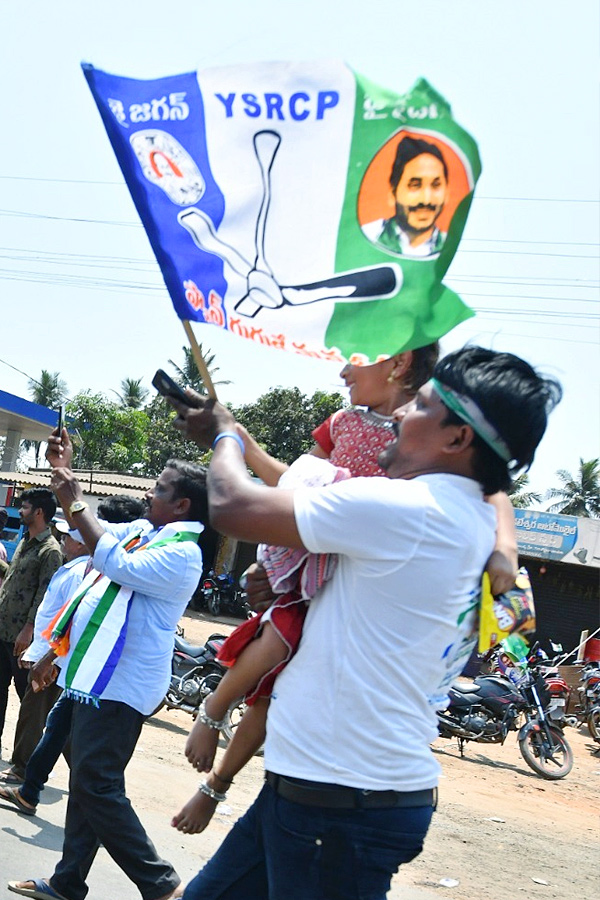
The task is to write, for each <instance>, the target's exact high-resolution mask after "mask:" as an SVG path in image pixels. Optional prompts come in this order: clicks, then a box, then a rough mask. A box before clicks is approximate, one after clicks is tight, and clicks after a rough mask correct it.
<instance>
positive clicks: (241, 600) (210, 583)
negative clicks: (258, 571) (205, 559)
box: [202, 570, 254, 619]
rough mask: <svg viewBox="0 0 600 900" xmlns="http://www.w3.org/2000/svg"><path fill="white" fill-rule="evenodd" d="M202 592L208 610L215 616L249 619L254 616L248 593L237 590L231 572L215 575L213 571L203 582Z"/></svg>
mask: <svg viewBox="0 0 600 900" xmlns="http://www.w3.org/2000/svg"><path fill="white" fill-rule="evenodd" d="M202 590H203V594H204V602H205V604H206V608H207V609H208V611H209V613H210V614H211V615H213V616H218V615H219V614H220V613H224V614H225V615H227V614H228V615H231V616H236V617H237V616H241V617H242V618H244V619H249V618H251V617H252V616H253V615H254V613H253V612H252V608H251V606H250V604H249V603H248V601H247V594H246V592H245V591H242V590H239V589H237V588H236V586H235V580H234V577H233V575H232V574H231V572H222V573H221V574H220V575H215V573H214V572H213V571H212V570H211V571H210V572H209V573H208V575H207V576H206V578H205V579H204V580H203V582H202Z"/></svg>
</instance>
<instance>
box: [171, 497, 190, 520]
mask: <svg viewBox="0 0 600 900" xmlns="http://www.w3.org/2000/svg"><path fill="white" fill-rule="evenodd" d="M191 505H192V501H191V500H190V498H189V497H179V498H178V500H177V505H176V507H175V512H176V513H177V514H178V515H180V516H181V518H182V519H185V518H186V517H187V515H188V513H189V511H190V507H191Z"/></svg>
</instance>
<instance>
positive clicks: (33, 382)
mask: <svg viewBox="0 0 600 900" xmlns="http://www.w3.org/2000/svg"><path fill="white" fill-rule="evenodd" d="M27 388H28V390H29V395H30V397H31V399H32V400H33V402H34V403H39V404H40V406H47V407H48V408H49V409H58V407H59V406H60V405H61V403H64V401H65V399H66V397H67V384H66V382H65V381H63V380H62V378H61V377H60V373H59V372H48V370H47V369H42V373H41V375H40V377H39V379H35V378H30V379H29V381H28V382H27ZM23 446H24V448H25V449H26V450H30V449H31V448H32V447H33V448H34V451H35V465H36V468H37V466H38V464H39V461H40V447H41V442H40V441H23Z"/></svg>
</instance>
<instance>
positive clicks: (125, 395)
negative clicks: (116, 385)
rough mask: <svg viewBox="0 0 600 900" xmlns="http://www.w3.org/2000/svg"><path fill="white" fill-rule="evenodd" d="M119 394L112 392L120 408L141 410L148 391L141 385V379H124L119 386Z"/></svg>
mask: <svg viewBox="0 0 600 900" xmlns="http://www.w3.org/2000/svg"><path fill="white" fill-rule="evenodd" d="M120 388H121V393H119V392H118V391H113V394H116V395H117V397H118V398H119V402H120V403H121V405H122V406H126V407H127V408H128V409H141V408H142V406H143V405H144V403H145V402H146V398H147V396H148V393H149V391H148V390H147V388H145V387H144V386H143V384H142V379H141V378H124V379H123V380H122V381H121V384H120Z"/></svg>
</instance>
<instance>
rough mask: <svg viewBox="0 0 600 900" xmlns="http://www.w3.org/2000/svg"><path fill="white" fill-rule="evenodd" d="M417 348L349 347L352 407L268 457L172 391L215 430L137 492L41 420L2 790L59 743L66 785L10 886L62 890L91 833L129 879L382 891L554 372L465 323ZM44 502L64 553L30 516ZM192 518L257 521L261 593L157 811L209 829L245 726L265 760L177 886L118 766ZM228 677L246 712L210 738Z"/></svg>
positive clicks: (10, 586)
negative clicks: (29, 870)
mask: <svg viewBox="0 0 600 900" xmlns="http://www.w3.org/2000/svg"><path fill="white" fill-rule="evenodd" d="M437 349H438V348H437V345H431V346H430V347H426V348H422V349H421V350H417V351H408V352H406V353H401V354H397V355H395V356H393V357H391V358H388V359H383V360H381V361H380V362H378V363H376V364H373V365H370V366H363V367H356V366H351V365H349V366H346V367H345V368H344V370H343V372H342V375H343V377H344V379H345V381H346V384H347V386H348V387H349V389H350V399H351V402H352V407H351V408H350V409H344V410H342V411H340V412H339V413H336V414H335V415H334V416H332V417H331V418H330V419H329V420H327V422H325V423H323V424H322V425H321V426H319V427H318V428H317V429H315V432H314V437H315V441H316V443H315V447H314V448H313V450H312V451H311V452H310V453H309V454H308V455H307V456H306V457H302V458H300V460H298V461H297V462H296V463H294V464H293V465H292V466H290V467H287V466H285V465H283V464H281V463H280V462H278V461H277V460H274V459H272V458H271V457H269V456H268V455H267V454H266V453H265V452H264V450H263V449H262V448H261V447H260V446H259V445H258V444H257V443H256V442H255V441H254V439H253V438H252V436H251V435H249V434H248V433H247V432H246V431H245V429H243V428H242V427H241V426H240V425H239V424H238V423H237V422H236V421H235V419H234V418H233V416H232V414H231V412H230V411H229V410H228V409H226V408H225V407H223V406H221V405H220V404H219V403H217V402H216V401H213V400H208V399H207V398H206V397H203V396H201V395H199V394H196V393H194V392H193V391H190V390H188V391H187V401H188V402H187V403H182V402H181V401H180V400H178V399H175V398H173V399H171V403H172V405H173V407H174V409H175V410H176V413H177V417H176V419H175V420H174V425H175V427H176V428H178V429H179V430H180V431H181V432H182V433H183V434H184V436H185V437H187V438H188V439H189V440H190V441H193V442H195V443H196V444H197V445H198V446H199V447H201V448H203V449H204V448H212V449H213V455H212V459H211V463H210V466H209V468H208V470H206V469H204V468H203V467H201V466H198V465H194V464H192V463H188V462H182V461H179V460H169V461H168V463H167V465H166V467H165V469H164V470H163V472H162V473H161V474H160V476H159V478H158V479H157V482H156V484H155V486H154V487H153V488H152V489H151V490H150V491H148V494H147V497H146V506H145V508H144V509H143V510H139V509H138V510H131V509H129V510H128V511H126V510H125V509H123V508H121V509H120V510H119V511H118V512H115V511H114V510H110V509H109V510H105V511H104V512H102V510H99V513H100V516H97V515H95V514H94V513H93V512H92V510H91V509H90V507H89V505H88V503H87V502H86V499H85V495H84V491H83V488H82V486H81V484H80V483H79V482H78V480H77V478H76V476H75V474H74V473H73V471H72V469H71V460H72V446H71V442H70V439H69V436H68V433H67V430H66V429H63V430H62V433H61V434H52V435H50V436H49V438H48V451H47V459H48V461H49V463H50V466H51V467H52V477H51V485H50V487H51V490H44V489H33V490H32V491H28V492H24V494H23V495H22V498H21V500H22V503H21V518H22V521H23V523H24V524H25V525H26V527H27V532H26V535H25V537H24V538H23V540H22V541H21V543H20V545H19V547H18V548H17V551H16V552H15V557H14V559H13V561H12V563H11V564H10V566H7V565H6V564H4V566H3V563H2V562H1V561H0V566H3V568H2V571H0V574H5V578H4V583H3V584H2V586H1V587H0V641H1V646H0V678H1V681H0V724H2V723H3V718H4V711H5V708H6V700H7V697H8V689H9V685H10V683H11V681H14V683H15V687H16V689H17V692H18V694H19V697H20V698H21V707H20V713H19V719H18V723H17V734H16V737H15V744H14V749H13V754H12V758H11V764H10V767H9V768H8V769H6V770H5V772H4V773H0V801H2V800H4V801H6V802H8V803H10V804H12V805H13V806H15V807H16V808H17V809H18V810H19V812H21V813H23V814H25V815H33V814H35V813H36V811H37V807H38V802H39V797H40V791H41V790H42V789H43V785H44V783H45V781H46V780H47V778H48V775H49V772H50V771H51V769H52V766H53V765H54V763H55V762H56V759H57V758H58V755H59V754H60V753H61V752H62V751H63V750H65V752H66V753H67V755H68V762H69V766H70V781H69V798H68V805H67V813H66V820H65V828H64V842H63V848H62V854H61V858H60V860H59V861H58V863H57V865H56V868H55V870H54V873H53V874H52V876H51V877H50V878H49V879H44V878H38V879H34V880H27V881H10V882H9V884H8V887H9V890H11V891H13V892H15V893H17V894H21V895H23V896H28V897H35V898H53V897H54V898H61V900H83V898H85V896H86V895H87V892H88V886H87V883H86V879H87V875H88V872H89V870H90V868H91V866H92V864H93V861H94V857H95V855H96V852H97V850H98V848H99V846H100V845H102V846H104V847H105V849H106V850H107V851H108V853H109V854H110V855H111V857H112V858H113V860H114V861H115V862H116V863H117V865H118V866H119V867H120V868H121V869H122V870H123V872H124V873H125V874H126V875H127V876H128V877H129V878H130V879H131V881H133V883H134V884H135V885H136V886H137V888H138V890H139V892H140V894H141V896H142V897H143V898H144V900H168V898H175V897H183V898H184V900H242V898H246V900H250V898H252V900H281V898H283V897H284V896H285V898H286V900H320V898H322V900H334V898H340V900H342V898H344V900H346V898H347V900H351V898H356V900H358V898H366V897H368V898H370V900H383V898H385V896H386V894H387V891H388V890H389V887H390V882H391V878H392V876H393V874H394V873H395V872H396V871H397V869H398V867H399V865H401V864H402V863H405V862H408V861H410V860H411V859H413V858H414V857H415V856H416V855H418V854H419V853H420V852H421V849H422V846H423V841H424V838H425V835H426V833H427V830H428V828H429V824H430V822H431V819H432V815H433V812H434V810H435V807H436V804H437V782H438V777H439V765H438V763H437V762H436V760H435V758H434V756H433V754H432V752H431V749H430V744H431V742H432V741H433V739H434V738H435V736H436V733H437V729H436V719H435V710H436V709H438V708H440V707H441V706H443V705H444V702H445V697H446V693H447V690H448V687H449V686H450V684H451V683H452V681H453V680H454V679H455V678H456V677H457V676H458V675H459V674H460V672H461V670H462V668H463V667H464V665H465V663H466V662H467V659H468V657H469V655H470V653H471V650H472V649H473V646H474V641H475V630H476V619H477V608H478V600H479V594H480V584H481V577H482V573H483V571H484V570H485V569H486V568H487V570H488V572H489V574H490V578H491V581H492V585H493V589H494V591H495V592H496V593H499V592H501V591H503V590H506V589H507V588H508V587H510V586H511V584H512V581H513V580H514V575H515V573H516V565H517V548H516V538H515V533H514V525H513V522H512V507H511V505H510V502H509V500H508V498H507V496H506V491H507V490H508V489H509V488H510V485H511V480H512V478H513V477H514V475H515V473H517V472H519V471H522V470H523V469H526V468H528V467H529V466H530V465H531V463H532V461H533V458H534V454H535V451H536V448H537V446H538V444H539V442H540V440H541V438H542V436H543V434H544V431H545V428H546V424H547V416H548V413H549V412H550V410H551V409H552V407H553V406H554V405H555V404H556V403H557V402H558V400H559V399H560V395H561V390H560V386H559V385H558V383H557V382H555V381H554V380H552V379H548V378H544V377H542V376H541V375H539V374H538V373H537V372H535V371H534V369H532V367H531V366H529V364H528V363H526V362H525V361H523V360H521V359H519V358H518V357H515V356H513V355H511V354H506V353H497V352H493V351H489V350H485V349H482V348H477V347H470V348H466V349H464V350H461V351H457V352H455V353H453V354H450V355H449V356H447V357H445V358H444V359H442V360H439V361H438V360H437ZM248 468H250V469H251V470H252V471H253V472H254V473H255V474H257V475H258V476H260V479H261V481H260V483H258V482H257V481H256V480H255V479H252V478H250V477H249V473H248ZM57 502H58V504H60V506H61V507H62V510H63V512H64V514H65V516H66V520H67V524H66V525H65V526H64V528H66V529H67V534H66V535H65V536H64V540H63V550H64V553H65V557H66V559H67V561H66V562H65V563H64V564H63V565H61V563H62V555H61V551H60V547H59V545H58V543H57V542H56V540H55V538H54V537H53V536H52V534H51V530H50V527H49V526H50V523H51V520H52V518H53V516H54V515H55V512H56V503H57ZM101 516H103V517H101ZM209 521H210V523H211V525H212V526H213V527H214V528H215V529H216V530H217V531H218V532H220V533H221V534H225V535H230V536H232V537H234V538H237V539H240V540H245V541H251V542H255V543H258V542H260V547H259V554H258V561H257V564H256V565H255V566H253V567H252V569H251V571H250V572H249V573H248V589H249V592H250V595H251V597H252V599H253V604H254V605H255V608H256V609H257V610H260V612H259V615H257V616H256V617H255V618H254V619H252V620H251V621H250V622H248V623H245V624H244V625H242V626H241V627H240V629H238V630H236V632H234V633H233V635H232V636H231V638H230V639H229V640H228V641H227V642H226V645H225V647H224V648H223V651H222V656H223V659H224V662H225V663H226V664H227V665H229V670H228V672H227V674H226V675H225V677H224V678H223V680H222V681H221V683H220V685H219V687H218V688H217V690H216V691H215V692H214V693H213V694H211V695H210V696H209V697H208V698H207V699H206V701H205V702H204V704H203V705H202V707H201V709H200V712H199V715H198V717H197V719H196V722H195V723H194V725H193V727H192V729H191V732H190V735H189V738H188V740H187V743H186V746H185V751H184V752H185V754H186V757H187V759H188V760H189V762H190V764H191V765H192V766H194V768H196V769H197V770H198V771H201V772H205V773H206V777H205V779H204V781H203V782H202V784H201V786H200V788H199V790H198V792H197V793H196V794H195V795H194V796H193V797H192V798H190V800H189V801H188V803H187V804H186V805H185V806H184V807H183V809H182V810H181V811H180V812H179V813H177V814H176V815H175V816H174V818H173V820H172V825H173V826H174V827H175V828H177V829H178V830H180V831H182V832H186V833H197V832H200V831H202V830H203V829H204V828H206V827H207V825H208V823H209V822H210V819H211V817H212V815H213V813H214V810H215V808H216V807H217V805H218V803H219V802H221V801H223V800H224V799H225V798H226V795H227V790H228V788H229V786H230V784H231V782H232V780H233V778H234V776H236V775H237V774H238V772H240V771H241V769H242V768H243V766H244V765H245V763H246V762H247V761H248V759H249V758H250V757H251V756H252V755H253V754H254V752H255V751H256V749H257V748H258V747H259V746H260V744H262V743H263V741H264V744H265V750H264V759H265V784H264V787H263V789H262V790H261V792H260V794H259V795H258V797H257V798H256V800H255V802H254V803H253V805H252V806H251V807H250V809H249V810H248V811H247V813H246V814H245V815H244V816H243V817H242V818H241V819H240V820H239V821H238V822H237V823H236V824H235V825H234V826H233V828H232V829H231V831H230V833H229V834H228V836H227V837H226V839H225V841H224V842H223V844H222V846H221V847H220V849H219V850H218V851H217V853H216V854H215V855H214V856H213V858H212V859H211V860H210V861H209V862H208V863H207V865H206V866H205V867H204V868H203V869H202V870H201V871H200V872H199V874H198V875H197V876H196V877H195V878H194V879H193V880H192V881H191V882H190V883H189V884H188V885H187V886H186V887H185V889H184V888H183V886H182V885H181V883H180V878H179V876H178V875H177V873H176V872H175V870H174V869H173V867H172V866H171V864H170V863H169V862H167V861H166V860H164V859H162V858H161V857H160V856H159V854H158V852H157V850H156V848H155V847H154V845H153V843H152V842H151V840H150V838H149V837H148V835H147V834H146V832H145V830H144V827H143V826H142V824H141V822H140V820H139V818H138V817H137V815H136V813H135V811H134V809H133V807H132V806H131V803H130V801H129V800H128V798H127V796H126V793H125V782H124V771H125V767H126V766H127V763H128V762H129V760H130V758H131V756H132V754H133V752H134V750H135V746H136V743H137V740H138V738H139V735H140V731H141V728H142V725H143V722H144V720H145V718H146V717H147V716H148V715H149V714H150V713H151V712H152V711H153V710H154V709H155V708H156V706H157V705H158V704H159V702H160V701H161V700H162V698H163V697H164V694H165V691H166V688H167V685H168V681H169V674H170V664H171V656H172V650H173V633H174V631H175V627H176V625H177V622H178V621H179V619H180V617H181V615H182V614H183V612H184V610H185V608H186V606H187V604H188V602H189V600H190V598H191V596H192V594H193V592H194V590H195V588H196V586H197V584H198V580H199V578H200V575H201V572H202V553H201V551H200V548H199V546H198V539H199V536H200V534H201V532H202V530H203V528H204V526H205V525H206V524H207V523H208V522H209ZM365 645H366V646H369V647H371V648H372V651H373V652H372V653H370V654H365V653H364V652H362V650H361V648H363V647H364V646H365ZM356 658H361V659H363V661H364V665H365V666H367V667H368V672H365V668H364V667H363V668H361V670H360V671H358V670H357V668H356V667H355V666H354V660H355V659H356ZM142 660H143V665H141V663H142ZM241 696H246V697H247V698H248V703H249V707H248V712H247V713H246V714H245V715H244V716H243V718H242V720H241V723H240V725H239V727H238V728H237V729H236V733H235V737H234V739H233V741H232V742H231V744H230V745H229V747H228V748H227V750H226V751H225V753H224V754H222V755H221V757H220V758H219V760H218V762H217V763H215V750H216V745H217V739H218V734H219V730H220V728H221V727H222V726H223V719H224V716H225V715H226V712H227V709H228V707H229V705H230V703H231V702H232V701H233V700H236V699H238V698H239V697H241ZM44 726H45V727H44ZM182 750H183V748H182Z"/></svg>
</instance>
